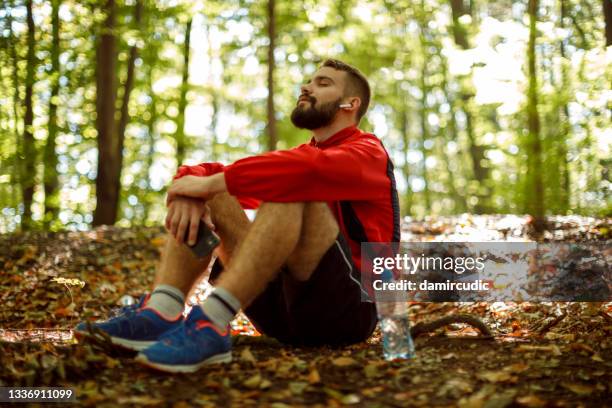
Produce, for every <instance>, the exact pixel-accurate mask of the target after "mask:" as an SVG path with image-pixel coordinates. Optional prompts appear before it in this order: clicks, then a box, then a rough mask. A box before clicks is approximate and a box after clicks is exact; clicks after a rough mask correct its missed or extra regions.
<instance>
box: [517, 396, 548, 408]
mask: <svg viewBox="0 0 612 408" xmlns="http://www.w3.org/2000/svg"><path fill="white" fill-rule="evenodd" d="M516 402H517V403H519V404H520V405H524V406H526V407H530V408H540V407H543V406H545V405H546V401H545V400H543V399H541V398H540V397H538V396H537V395H534V394H530V395H525V396H523V397H518V398H517V399H516Z"/></svg>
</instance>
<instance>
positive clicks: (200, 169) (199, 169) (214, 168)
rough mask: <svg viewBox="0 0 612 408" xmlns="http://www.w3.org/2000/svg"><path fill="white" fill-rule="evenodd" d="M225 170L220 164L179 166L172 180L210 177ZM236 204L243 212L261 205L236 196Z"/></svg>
mask: <svg viewBox="0 0 612 408" xmlns="http://www.w3.org/2000/svg"><path fill="white" fill-rule="evenodd" d="M224 169H225V166H224V165H223V164H221V163H200V164H196V165H195V166H185V165H183V166H180V167H179V168H178V171H177V172H176V175H175V176H174V178H173V180H176V179H179V178H181V177H184V176H199V177H205V176H212V175H213V174H217V173H221V172H223V170H224ZM236 198H237V199H238V202H239V203H240V205H241V206H242V208H244V209H245V210H248V209H255V208H257V207H259V205H260V204H261V202H260V200H257V199H255V198H252V197H244V196H236Z"/></svg>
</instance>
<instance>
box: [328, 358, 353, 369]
mask: <svg viewBox="0 0 612 408" xmlns="http://www.w3.org/2000/svg"><path fill="white" fill-rule="evenodd" d="M332 364H333V365H335V366H336V367H348V366H351V365H353V364H357V361H356V360H355V359H352V358H350V357H338V358H335V359H333V360H332Z"/></svg>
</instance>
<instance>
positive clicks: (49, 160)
mask: <svg viewBox="0 0 612 408" xmlns="http://www.w3.org/2000/svg"><path fill="white" fill-rule="evenodd" d="M60 4H61V0H52V1H51V26H52V33H53V39H52V41H51V95H50V98H49V120H48V124H47V127H48V136H47V143H46V145H45V157H44V160H45V167H44V188H45V216H44V226H45V228H48V227H49V225H50V224H51V222H52V221H53V220H55V219H57V215H58V213H59V196H58V191H57V190H58V175H57V163H58V159H57V154H56V153H55V147H56V138H57V133H58V124H57V106H58V104H59V98H58V95H59V88H60V82H59V77H60V75H61V73H60V63H59V55H60V18H59V9H60Z"/></svg>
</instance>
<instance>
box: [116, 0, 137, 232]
mask: <svg viewBox="0 0 612 408" xmlns="http://www.w3.org/2000/svg"><path fill="white" fill-rule="evenodd" d="M142 1H143V0H136V4H135V5H134V28H135V29H136V30H140V22H141V20H142ZM136 58H138V47H137V45H136V44H134V45H132V46H131V47H130V53H129V57H128V62H127V75H126V78H125V83H124V84H123V96H122V98H121V110H120V114H119V122H118V123H117V145H116V149H117V150H116V151H115V157H116V158H117V160H116V162H115V167H114V168H113V174H112V180H113V186H114V188H115V192H114V196H115V197H117V203H116V205H115V216H114V219H113V224H114V223H115V221H116V220H117V215H118V213H119V205H120V204H121V172H122V170H123V146H124V145H125V129H126V128H127V125H128V123H129V122H130V111H129V107H130V95H131V94H132V89H134V75H135V73H134V70H135V66H136Z"/></svg>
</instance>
